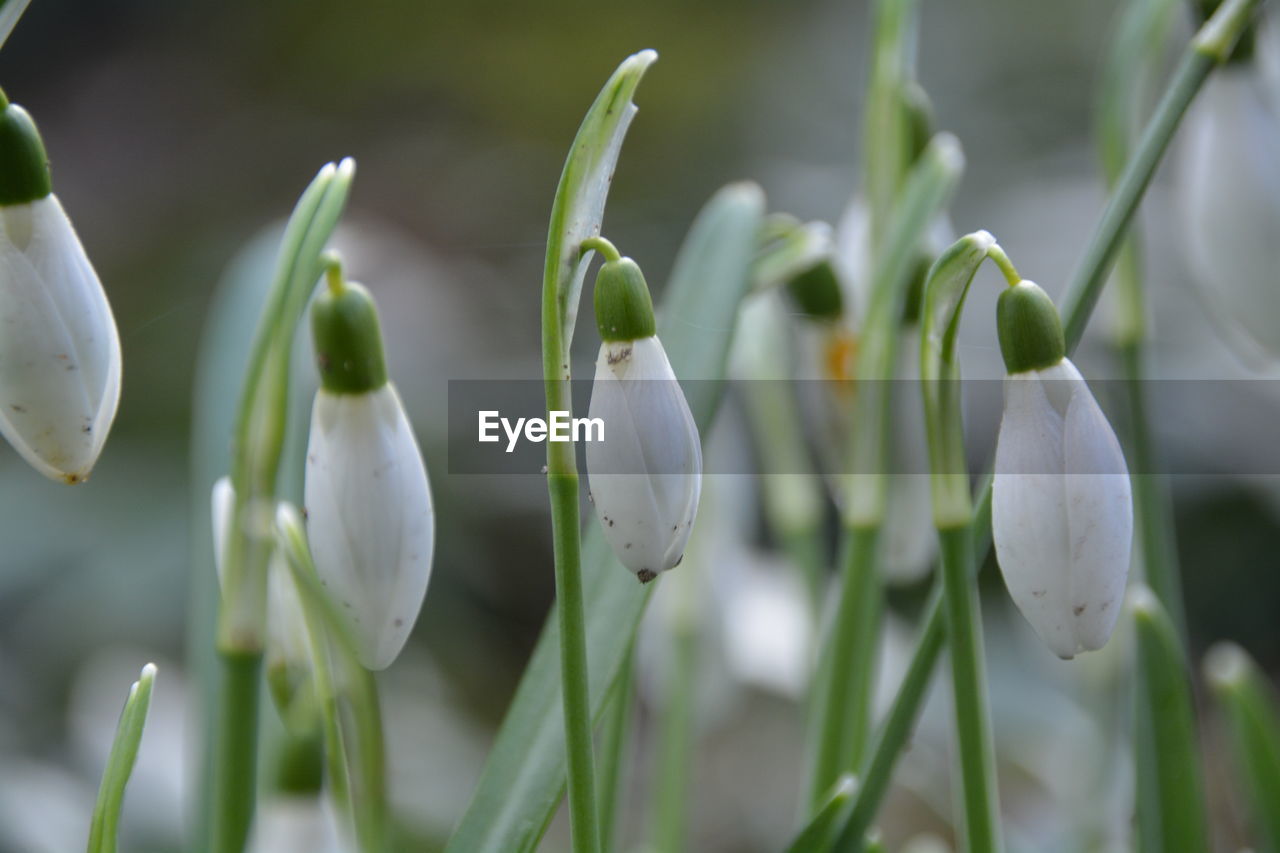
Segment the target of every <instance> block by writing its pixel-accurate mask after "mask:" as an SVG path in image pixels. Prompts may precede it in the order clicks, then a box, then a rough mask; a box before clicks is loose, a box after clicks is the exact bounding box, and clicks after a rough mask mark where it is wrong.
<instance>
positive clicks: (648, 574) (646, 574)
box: [636, 569, 658, 583]
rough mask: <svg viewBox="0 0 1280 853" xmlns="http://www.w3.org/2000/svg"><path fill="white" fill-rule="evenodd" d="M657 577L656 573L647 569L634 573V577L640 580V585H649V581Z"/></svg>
mask: <svg viewBox="0 0 1280 853" xmlns="http://www.w3.org/2000/svg"><path fill="white" fill-rule="evenodd" d="M657 576H658V574H657V572H653V571H650V570H649V569H641V570H640V571H638V572H636V577H638V578H639V579H640V583H649V582H650V581H651V580H653V579H654V578H656V577H657Z"/></svg>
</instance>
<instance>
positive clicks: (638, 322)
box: [594, 258, 657, 341]
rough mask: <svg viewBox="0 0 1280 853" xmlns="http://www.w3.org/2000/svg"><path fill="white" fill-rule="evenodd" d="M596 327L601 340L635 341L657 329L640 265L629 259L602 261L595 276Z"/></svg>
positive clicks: (651, 334) (651, 303) (646, 336)
mask: <svg viewBox="0 0 1280 853" xmlns="http://www.w3.org/2000/svg"><path fill="white" fill-rule="evenodd" d="M594 301H595V309H596V327H597V328H598V329H599V330H600V339H601V340H605V341H638V340H640V339H641V338H650V337H653V335H654V334H655V333H656V331H657V327H656V325H655V324H654V321H653V299H652V298H651V297H650V296H649V285H647V284H645V281H644V273H642V272H640V266H639V265H638V264H637V263H636V262H635V261H633V260H631V259H630V258H618V259H617V260H612V261H606V262H605V264H604V266H602V267H600V273H599V275H597V276H596V289H595V295H594Z"/></svg>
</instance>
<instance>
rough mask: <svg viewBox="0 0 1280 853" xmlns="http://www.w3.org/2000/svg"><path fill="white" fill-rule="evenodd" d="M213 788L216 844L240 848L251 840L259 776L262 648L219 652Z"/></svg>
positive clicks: (231, 850) (221, 849)
mask: <svg viewBox="0 0 1280 853" xmlns="http://www.w3.org/2000/svg"><path fill="white" fill-rule="evenodd" d="M219 656H220V657H221V659H222V685H221V687H220V689H219V691H218V696H219V699H220V701H219V702H218V719H217V723H216V731H215V734H216V737H217V743H218V744H219V748H218V751H217V752H216V753H215V754H214V765H213V789H214V791H215V792H216V797H217V798H216V800H215V809H214V813H213V823H212V825H211V826H210V832H211V834H212V842H211V845H210V846H211V849H212V850H213V853H240V851H242V850H244V846H245V844H246V843H247V842H248V840H249V827H250V825H251V824H252V823H253V809H254V802H255V798H256V796H257V784H258V783H257V779H258V700H259V690H258V682H259V680H260V677H261V674H262V653H261V652H236V651H229V652H220V653H219Z"/></svg>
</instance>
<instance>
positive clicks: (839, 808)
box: [787, 773, 858, 853]
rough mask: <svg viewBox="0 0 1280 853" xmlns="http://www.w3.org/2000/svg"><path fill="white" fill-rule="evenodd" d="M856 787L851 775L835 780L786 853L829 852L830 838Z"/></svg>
mask: <svg viewBox="0 0 1280 853" xmlns="http://www.w3.org/2000/svg"><path fill="white" fill-rule="evenodd" d="M857 787H858V785H857V782H856V780H854V778H853V774H852V773H845V774H844V775H842V776H841V777H840V778H839V779H837V780H836V783H835V784H834V785H833V786H831V790H830V791H828V792H827V796H826V800H825V801H824V802H823V803H822V805H820V806H819V807H818V810H817V812H816V813H815V814H814V816H813V818H812V819H811V820H810V821H809V823H808V825H807V826H805V828H804V829H802V830H800V832H799V833H797V834H796V837H795V839H794V840H793V841H792V842H791V844H790V845H789V846H788V847H787V853H823V851H826V850H830V849H831V836H832V835H833V834H834V833H835V831H836V829H837V828H838V827H839V825H840V823H841V821H842V820H843V818H844V814H845V812H846V811H848V809H849V804H850V803H851V802H852V801H853V792H854V791H855V790H857Z"/></svg>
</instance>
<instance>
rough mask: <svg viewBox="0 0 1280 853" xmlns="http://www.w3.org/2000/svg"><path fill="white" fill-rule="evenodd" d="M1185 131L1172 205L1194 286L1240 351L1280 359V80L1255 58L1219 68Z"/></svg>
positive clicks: (1263, 44) (1261, 45)
mask: <svg viewBox="0 0 1280 853" xmlns="http://www.w3.org/2000/svg"><path fill="white" fill-rule="evenodd" d="M1269 47H1273V45H1270V44H1268V43H1266V42H1263V41H1262V40H1261V39H1260V40H1259V43H1258V45H1257V49H1258V50H1259V51H1262V50H1264V49H1266V48H1269ZM1262 58H1263V57H1258V59H1262ZM1183 135H1184V139H1185V144H1184V145H1183V147H1182V150H1181V157H1180V162H1179V167H1180V168H1179V177H1180V180H1179V182H1178V189H1179V192H1180V195H1181V204H1179V205H1178V206H1179V208H1180V209H1181V214H1182V224H1183V231H1184V237H1185V243H1186V246H1187V251H1188V255H1189V260H1190V261H1191V267H1192V273H1193V275H1194V277H1195V280H1196V282H1197V283H1198V284H1199V285H1200V287H1201V288H1202V290H1203V291H1204V293H1205V295H1206V297H1207V299H1206V301H1207V303H1208V306H1209V308H1210V313H1211V314H1212V315H1213V316H1214V317H1215V319H1217V320H1219V321H1220V322H1221V324H1222V325H1224V326H1225V327H1226V328H1227V330H1228V331H1229V332H1230V333H1231V334H1230V335H1229V339H1230V341H1231V343H1233V344H1235V345H1236V346H1237V349H1238V351H1240V350H1241V349H1242V350H1243V354H1244V355H1246V356H1248V357H1250V358H1252V359H1253V360H1254V361H1262V360H1265V359H1267V358H1269V359H1271V360H1273V361H1274V360H1276V359H1280V287H1277V286H1276V274H1275V271H1276V269H1277V268H1280V159H1277V157H1276V152H1277V151H1280V78H1275V77H1273V76H1269V75H1267V74H1265V73H1263V69H1262V68H1261V67H1260V66H1259V64H1258V62H1257V61H1256V60H1255V59H1254V58H1247V59H1243V60H1239V61H1233V62H1231V63H1230V64H1228V65H1227V66H1225V67H1223V68H1220V69H1218V70H1217V71H1215V72H1214V73H1213V74H1212V75H1211V76H1210V77H1209V79H1208V81H1206V83H1205V87H1204V91H1203V92H1201V93H1200V96H1199V97H1198V98H1197V99H1196V103H1195V105H1194V106H1193V108H1192V111H1191V114H1190V115H1188V116H1187V119H1186V122H1185V127H1184V129H1183ZM1239 333H1243V335H1241V334H1239ZM1242 339H1243V340H1242ZM1240 343H1244V344H1245V346H1244V347H1243V348H1240V347H1239V344H1240Z"/></svg>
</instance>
